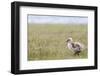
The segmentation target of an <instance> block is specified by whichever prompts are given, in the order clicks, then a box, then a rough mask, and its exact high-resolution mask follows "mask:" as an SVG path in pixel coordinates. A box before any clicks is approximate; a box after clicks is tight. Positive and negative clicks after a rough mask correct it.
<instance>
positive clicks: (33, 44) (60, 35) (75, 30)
mask: <svg viewBox="0 0 100 76" xmlns="http://www.w3.org/2000/svg"><path fill="white" fill-rule="evenodd" d="M68 37H72V38H73V40H74V41H79V42H81V43H83V44H84V45H85V47H87V44H88V43H87V25H63V24H33V25H32V24H29V25H28V60H55V59H56V60H57V59H80V58H81V59H82V58H87V57H88V56H87V52H88V50H87V48H86V49H84V51H83V52H81V54H80V56H74V55H73V52H72V51H70V50H69V49H68V48H67V46H66V42H65V41H66V39H67V38H68Z"/></svg>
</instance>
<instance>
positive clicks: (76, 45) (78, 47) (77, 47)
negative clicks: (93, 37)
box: [66, 38, 84, 56]
mask: <svg viewBox="0 0 100 76" xmlns="http://www.w3.org/2000/svg"><path fill="white" fill-rule="evenodd" d="M66 42H67V47H68V49H69V50H71V51H72V52H73V53H74V55H75V56H76V55H78V56H79V55H80V53H81V52H82V51H83V48H84V46H83V44H82V43H80V42H74V41H73V39H72V38H68V39H67V40H66Z"/></svg>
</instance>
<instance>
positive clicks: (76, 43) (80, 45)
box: [75, 42, 84, 49]
mask: <svg viewBox="0 0 100 76" xmlns="http://www.w3.org/2000/svg"><path fill="white" fill-rule="evenodd" d="M75 45H78V46H79V47H80V48H81V49H84V45H83V44H82V43H79V42H75Z"/></svg>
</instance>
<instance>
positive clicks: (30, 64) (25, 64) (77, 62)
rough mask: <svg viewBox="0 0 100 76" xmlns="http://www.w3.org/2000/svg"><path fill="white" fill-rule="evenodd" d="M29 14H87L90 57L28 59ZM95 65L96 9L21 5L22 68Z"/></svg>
mask: <svg viewBox="0 0 100 76" xmlns="http://www.w3.org/2000/svg"><path fill="white" fill-rule="evenodd" d="M27 14H37V15H38V14H39V15H61V16H87V17H88V59H70V60H46V61H45V60H44V61H27ZM93 65H94V11H90V10H73V9H57V8H56V9H55V8H42V7H25V6H24V7H20V70H29V69H43V68H60V67H78V66H93Z"/></svg>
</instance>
